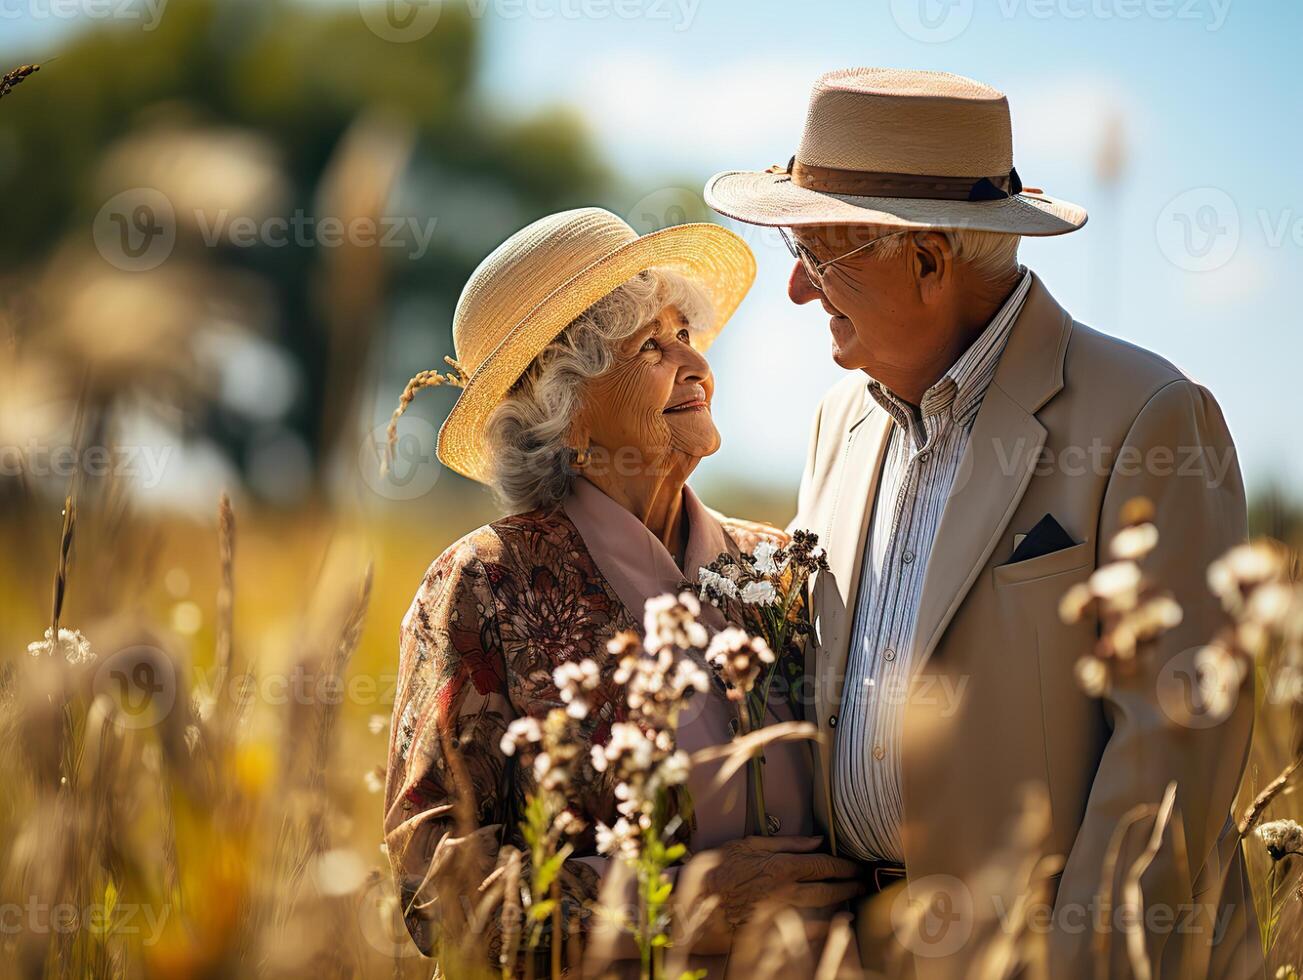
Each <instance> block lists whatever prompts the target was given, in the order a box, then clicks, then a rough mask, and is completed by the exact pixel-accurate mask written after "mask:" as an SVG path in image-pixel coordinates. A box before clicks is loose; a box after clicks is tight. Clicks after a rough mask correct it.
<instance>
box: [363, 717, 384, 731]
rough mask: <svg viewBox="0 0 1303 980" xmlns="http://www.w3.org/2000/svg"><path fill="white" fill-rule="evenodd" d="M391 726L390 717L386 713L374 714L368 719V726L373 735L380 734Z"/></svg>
mask: <svg viewBox="0 0 1303 980" xmlns="http://www.w3.org/2000/svg"><path fill="white" fill-rule="evenodd" d="M388 726H389V719H388V718H386V717H385V716H384V715H372V716H371V717H370V718H368V719H367V723H366V727H367V731H369V732H370V733H371V734H372V735H379V734H380V733H381V732H383V731H384V730H385V729H386V728H387V727H388Z"/></svg>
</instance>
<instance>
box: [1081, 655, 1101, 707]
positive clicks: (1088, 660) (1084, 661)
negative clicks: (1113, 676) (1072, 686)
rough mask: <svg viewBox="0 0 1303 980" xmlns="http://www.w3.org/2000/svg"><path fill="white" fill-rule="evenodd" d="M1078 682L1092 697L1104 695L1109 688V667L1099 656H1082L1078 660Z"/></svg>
mask: <svg viewBox="0 0 1303 980" xmlns="http://www.w3.org/2000/svg"><path fill="white" fill-rule="evenodd" d="M1076 673H1077V683H1078V684H1080V685H1081V689H1082V690H1083V691H1085V692H1086V693H1087V694H1088V695H1089V696H1090V697H1092V698H1098V697H1102V696H1103V694H1104V692H1105V691H1106V690H1107V689H1108V668H1107V667H1105V666H1104V661H1102V660H1100V659H1099V658H1098V657H1082V658H1081V659H1080V660H1078V661H1077V670H1076Z"/></svg>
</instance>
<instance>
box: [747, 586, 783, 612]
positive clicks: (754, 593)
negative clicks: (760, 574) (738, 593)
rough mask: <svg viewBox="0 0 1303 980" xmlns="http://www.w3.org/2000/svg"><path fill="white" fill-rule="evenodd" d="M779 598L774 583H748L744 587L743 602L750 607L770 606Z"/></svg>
mask: <svg viewBox="0 0 1303 980" xmlns="http://www.w3.org/2000/svg"><path fill="white" fill-rule="evenodd" d="M777 598H778V593H777V592H776V591H775V590H774V583H773V582H748V583H747V584H746V585H744V586H742V601H743V602H745V603H746V604H747V605H749V606H760V605H768V604H769V603H771V602H774V601H775V600H776V599H777Z"/></svg>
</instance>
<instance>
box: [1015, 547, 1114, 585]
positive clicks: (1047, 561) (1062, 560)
mask: <svg viewBox="0 0 1303 980" xmlns="http://www.w3.org/2000/svg"><path fill="white" fill-rule="evenodd" d="M1093 557H1094V549H1093V548H1092V547H1091V544H1090V542H1089V541H1083V542H1081V543H1080V544H1074V545H1072V546H1070V547H1068V548H1060V549H1059V550H1058V551H1051V552H1050V553H1049V554H1048V555H1037V556H1036V557H1035V558H1028V559H1027V560H1026V561H1017V562H1014V563H1013V564H1012V565H997V566H996V568H995V584H996V585H997V586H1000V585H1013V584H1016V583H1018V582H1034V581H1036V580H1037V579H1043V578H1049V577H1050V576H1053V575H1062V574H1064V573H1065V572H1075V571H1077V570H1078V569H1083V568H1088V567H1089V566H1090V563H1091V560H1092V558H1093ZM1065 588H1066V586H1065Z"/></svg>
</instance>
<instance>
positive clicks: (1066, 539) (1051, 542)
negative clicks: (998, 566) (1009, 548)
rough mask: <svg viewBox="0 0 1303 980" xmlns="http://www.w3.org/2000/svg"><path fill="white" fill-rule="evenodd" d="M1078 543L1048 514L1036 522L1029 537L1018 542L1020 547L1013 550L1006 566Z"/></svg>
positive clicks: (1028, 533) (1028, 534)
mask: <svg viewBox="0 0 1303 980" xmlns="http://www.w3.org/2000/svg"><path fill="white" fill-rule="evenodd" d="M1076 543H1077V542H1075V541H1073V540H1072V536H1071V535H1070V534H1068V532H1067V531H1065V530H1063V528H1062V527H1061V526H1060V525H1059V522H1058V521H1056V520H1055V519H1054V518H1053V517H1052V516H1050V515H1049V514H1046V515H1045V516H1044V517H1042V518H1041V519H1040V520H1039V521H1037V522H1036V526H1035V527H1034V528H1032V529H1031V530H1030V531H1028V532H1027V536H1026V537H1024V538H1023V539H1022V540H1021V541H1019V542H1018V546H1017V547H1016V548H1014V549H1013V554H1012V555H1010V556H1009V560H1008V562H1006V564H1008V565H1012V564H1013V563H1014V562H1016V561H1027V559H1029V558H1039V557H1041V555H1049V554H1053V553H1054V552H1056V551H1062V550H1063V549H1064V548H1071V547H1072V546H1073V545H1074V544H1076Z"/></svg>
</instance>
